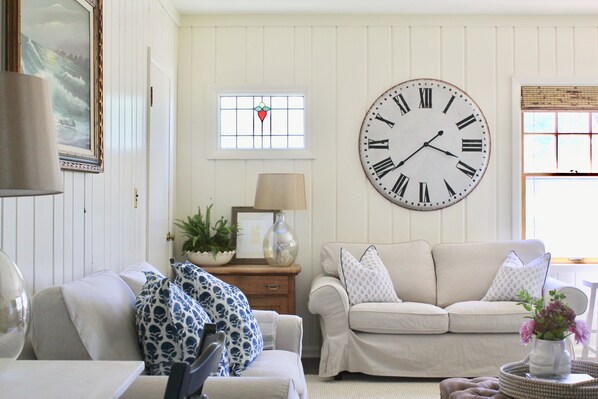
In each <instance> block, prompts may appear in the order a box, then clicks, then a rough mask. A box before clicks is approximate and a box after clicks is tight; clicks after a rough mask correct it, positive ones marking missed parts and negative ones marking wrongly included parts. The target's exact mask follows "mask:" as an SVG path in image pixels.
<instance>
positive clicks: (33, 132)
mask: <svg viewBox="0 0 598 399" xmlns="http://www.w3.org/2000/svg"><path fill="white" fill-rule="evenodd" d="M61 192H62V176H61V174H60V165H59V163H58V147H57V145H56V129H55V122H54V117H53V115H52V106H51V101H50V90H49V88H48V83H47V82H46V81H45V80H44V79H41V78H38V77H35V76H29V75H22V74H19V73H16V72H6V71H0V197H21V196H33V195H47V194H59V193H61ZM29 311H30V301H29V295H28V294H27V288H26V284H25V281H24V279H23V275H22V274H21V271H20V270H19V268H18V267H17V265H16V264H15V263H14V262H13V261H12V260H11V259H10V257H9V256H8V255H6V254H5V253H4V252H2V251H1V250H0V373H1V372H2V371H3V370H4V369H6V368H7V367H8V366H9V365H10V363H12V362H13V361H14V360H15V359H16V358H17V357H18V356H19V354H20V353H21V350H22V349H23V345H24V344H25V338H26V334H27V324H28V322H29Z"/></svg>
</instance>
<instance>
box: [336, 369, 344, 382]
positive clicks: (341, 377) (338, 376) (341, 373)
mask: <svg viewBox="0 0 598 399" xmlns="http://www.w3.org/2000/svg"><path fill="white" fill-rule="evenodd" d="M344 374H345V371H341V372H340V373H338V374H337V375H335V376H334V381H341V380H342V379H343V375H344Z"/></svg>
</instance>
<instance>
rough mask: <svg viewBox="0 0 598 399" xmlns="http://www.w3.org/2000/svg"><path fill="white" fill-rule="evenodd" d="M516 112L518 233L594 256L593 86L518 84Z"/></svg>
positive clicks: (558, 255)
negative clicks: (519, 147)
mask: <svg viewBox="0 0 598 399" xmlns="http://www.w3.org/2000/svg"><path fill="white" fill-rule="evenodd" d="M521 118H522V124H521V126H522V135H521V136H522V149H523V151H522V158H523V159H522V165H523V167H522V179H521V180H522V210H523V212H522V216H523V217H522V219H523V220H522V230H523V236H524V238H538V239H541V240H542V241H544V243H545V244H546V247H547V248H548V249H549V250H550V251H551V252H552V256H553V262H557V263H596V262H598V234H597V233H596V229H597V227H598V206H597V204H598V86H579V87H577V86H522V87H521Z"/></svg>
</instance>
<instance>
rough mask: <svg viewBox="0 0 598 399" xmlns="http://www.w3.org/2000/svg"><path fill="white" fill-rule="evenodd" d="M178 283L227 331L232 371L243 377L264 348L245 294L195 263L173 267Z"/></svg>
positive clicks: (221, 328) (219, 326) (220, 328)
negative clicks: (246, 369) (244, 371)
mask: <svg viewBox="0 0 598 399" xmlns="http://www.w3.org/2000/svg"><path fill="white" fill-rule="evenodd" d="M173 270H174V272H175V279H174V282H175V284H177V285H178V286H179V287H181V288H183V290H184V291H185V292H186V293H187V294H188V295H189V296H191V297H192V298H194V299H195V300H197V301H198V302H199V304H200V305H201V306H202V307H203V308H204V309H205V310H206V311H207V312H208V314H209V315H210V316H211V317H212V320H214V323H216V328H217V329H218V330H222V331H224V332H225V333H226V345H227V347H228V353H229V363H230V372H231V374H233V375H236V376H239V375H241V373H242V372H243V370H245V368H247V366H249V363H251V362H252V361H253V359H255V358H256V356H257V355H259V354H260V353H261V352H262V350H263V348H264V339H263V336H262V332H261V330H260V328H259V326H258V324H257V321H256V319H255V316H254V315H253V312H252V311H251V308H250V307H249V302H248V301H247V298H246V297H245V295H244V294H243V293H242V292H241V290H239V289H238V288H237V287H235V286H233V285H230V284H227V283H225V282H224V281H222V280H220V279H218V278H216V277H214V276H212V275H211V274H210V273H207V272H206V271H204V270H203V269H201V268H199V267H197V266H195V265H194V264H192V263H189V262H187V263H177V264H175V265H174V266H173Z"/></svg>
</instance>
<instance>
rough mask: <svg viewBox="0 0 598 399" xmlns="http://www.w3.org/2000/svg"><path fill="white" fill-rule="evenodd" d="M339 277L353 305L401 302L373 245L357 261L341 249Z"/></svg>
mask: <svg viewBox="0 0 598 399" xmlns="http://www.w3.org/2000/svg"><path fill="white" fill-rule="evenodd" d="M339 276H340V279H341V282H342V283H343V285H344V286H345V289H346V290H347V294H348V295H349V302H350V304H351V305H357V304H359V303H363V302H401V300H400V299H399V298H397V294H396V293H395V289H394V286H393V285H392V281H391V279H390V276H389V275H388V271H387V270H386V267H385V266H384V263H382V261H381V260H380V257H379V256H378V253H377V252H376V247H375V246H374V245H371V246H370V247H368V249H366V250H365V252H364V253H363V255H362V256H361V259H359V260H357V259H355V257H354V256H353V255H351V253H349V251H347V250H346V249H345V248H341V261H340V264H339Z"/></svg>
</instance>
